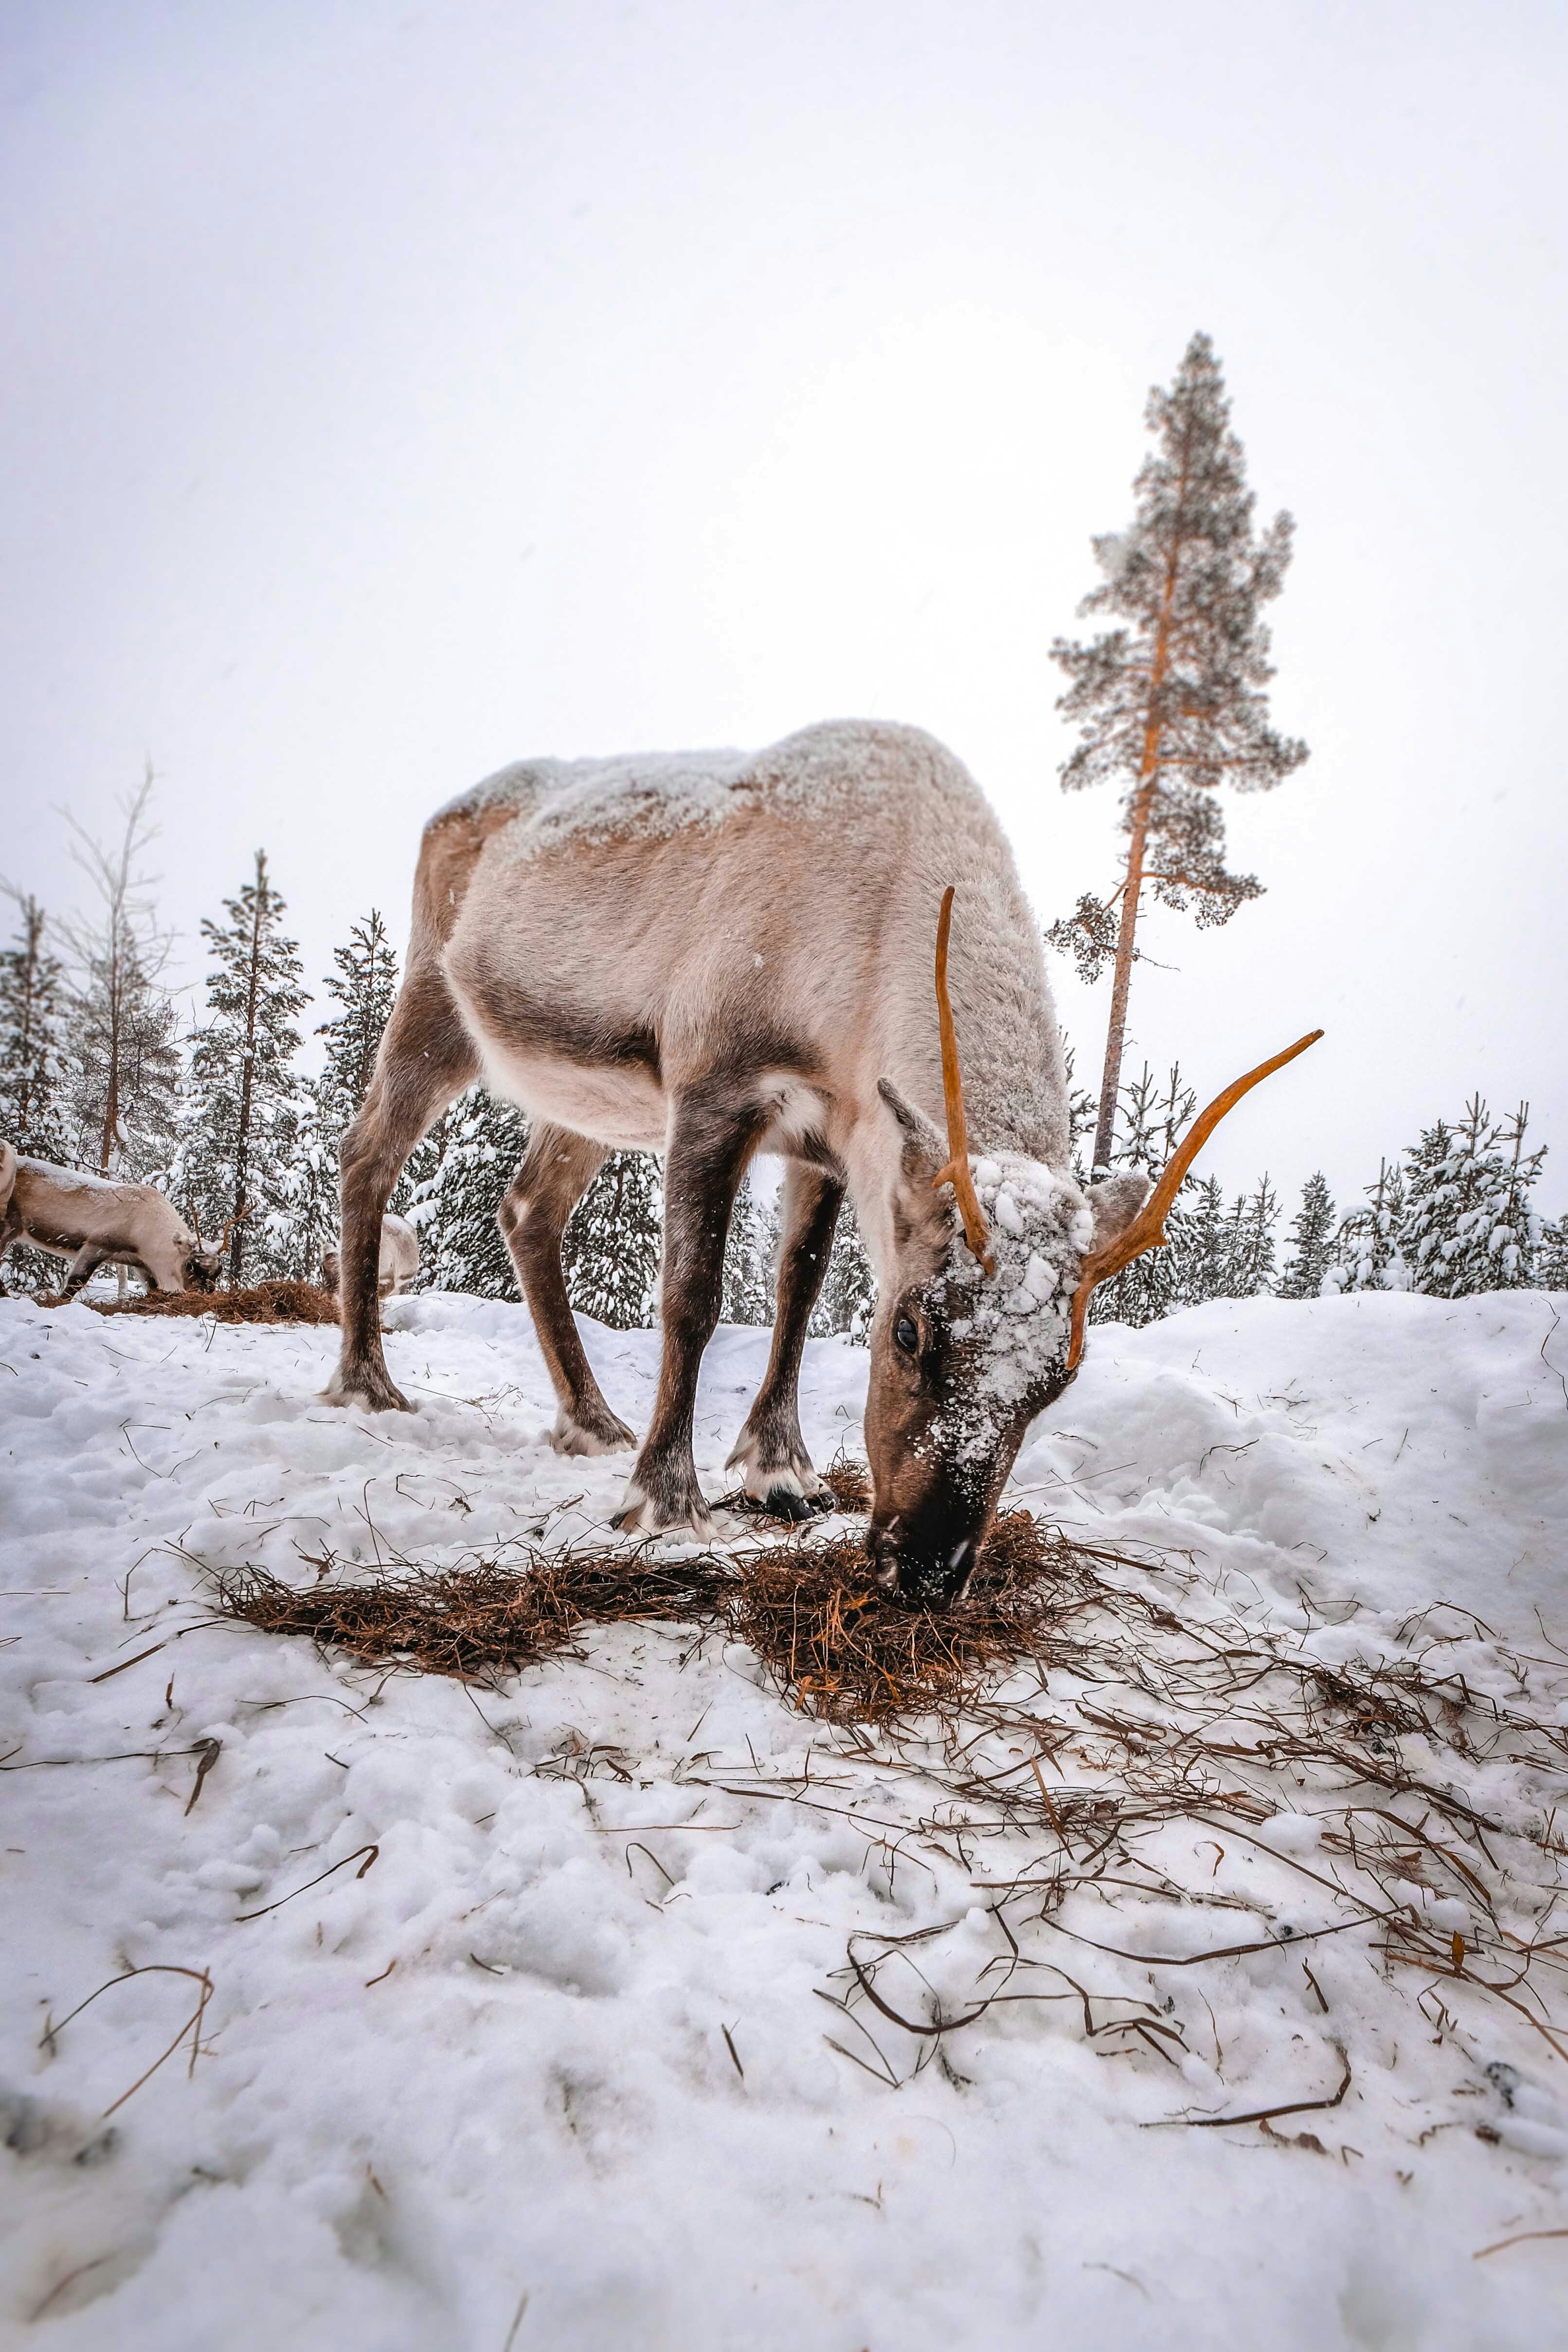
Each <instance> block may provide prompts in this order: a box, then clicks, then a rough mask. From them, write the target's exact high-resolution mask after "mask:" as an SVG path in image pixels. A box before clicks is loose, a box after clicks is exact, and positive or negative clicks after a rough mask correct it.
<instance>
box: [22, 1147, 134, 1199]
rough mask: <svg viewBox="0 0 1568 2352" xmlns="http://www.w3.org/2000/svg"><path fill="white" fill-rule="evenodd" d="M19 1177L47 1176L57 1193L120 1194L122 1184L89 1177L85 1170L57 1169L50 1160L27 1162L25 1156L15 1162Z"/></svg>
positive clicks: (123, 1188) (98, 1177)
mask: <svg viewBox="0 0 1568 2352" xmlns="http://www.w3.org/2000/svg"><path fill="white" fill-rule="evenodd" d="M16 1170H17V1173H18V1174H19V1175H28V1176H47V1178H48V1181H49V1182H50V1183H51V1184H52V1185H53V1186H54V1187H55V1189H56V1191H57V1192H124V1190H125V1189H126V1188H125V1186H124V1185H123V1184H115V1183H113V1182H111V1181H110V1179H109V1178H108V1177H107V1176H92V1175H89V1172H88V1171H87V1170H86V1169H85V1168H57V1167H56V1166H55V1163H54V1161H53V1160H29V1159H27V1158H26V1156H25V1155H24V1156H23V1157H21V1158H19V1159H18V1160H17V1162H16Z"/></svg>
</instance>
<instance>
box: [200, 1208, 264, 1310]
mask: <svg viewBox="0 0 1568 2352" xmlns="http://www.w3.org/2000/svg"><path fill="white" fill-rule="evenodd" d="M249 1214H250V1211H249V1209H248V1208H245V1209H241V1211H240V1213H239V1216H237V1217H230V1219H229V1221H228V1223H227V1224H226V1225H225V1227H224V1229H223V1232H222V1233H221V1234H219V1236H218V1238H217V1240H216V1242H204V1241H203V1239H202V1225H201V1219H200V1218H199V1217H198V1216H197V1214H196V1213H195V1208H193V1209H192V1211H191V1223H192V1224H193V1225H194V1226H195V1233H194V1234H192V1236H191V1244H190V1247H189V1248H188V1249H187V1250H186V1252H185V1267H184V1273H185V1288H186V1289H187V1290H216V1288H217V1286H218V1279H219V1276H221V1275H222V1273H223V1269H224V1261H225V1260H226V1257H227V1256H228V1237H229V1235H230V1234H231V1233H233V1231H234V1229H235V1227H236V1225H237V1224H238V1223H239V1222H240V1218H242V1217H248V1216H249Z"/></svg>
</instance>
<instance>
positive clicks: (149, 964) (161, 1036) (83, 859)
mask: <svg viewBox="0 0 1568 2352" xmlns="http://www.w3.org/2000/svg"><path fill="white" fill-rule="evenodd" d="M153 781H154V779H153V768H152V764H151V762H149V763H148V766H147V769H146V772H145V774H144V775H143V777H142V783H141V785H140V787H139V789H138V790H137V791H135V792H134V793H126V794H125V796H124V797H123V799H122V800H121V804H120V806H121V818H122V820H123V822H122V824H121V831H120V834H119V835H118V837H117V838H116V839H114V840H113V841H110V842H108V843H105V842H103V841H100V840H99V839H98V838H97V837H96V836H95V835H92V834H90V833H89V832H88V830H87V828H86V827H85V826H84V825H83V824H80V823H79V821H78V819H77V818H76V817H74V816H72V815H71V814H70V813H69V811H66V812H65V818H66V823H67V824H68V827H69V829H70V836H71V856H72V857H73V858H74V859H75V861H76V863H77V865H78V866H79V867H80V868H81V870H82V872H83V873H84V874H85V875H86V877H87V878H88V881H89V884H90V886H91V889H92V894H93V897H94V898H95V899H96V901H97V904H96V906H95V907H94V908H93V910H92V911H91V912H90V913H88V914H84V915H80V916H79V917H77V918H76V919H73V920H70V921H66V922H62V923H61V924H60V925H59V937H60V939H61V940H62V941H63V942H64V944H65V947H66V949H67V951H68V954H69V957H70V960H71V962H72V964H73V966H74V971H73V974H72V980H73V992H72V994H73V1002H72V1013H73V1021H72V1027H73V1031H74V1033H75V1034H74V1040H73V1043H74V1046H75V1053H74V1060H75V1064H76V1067H75V1071H74V1074H73V1075H74V1076H75V1080H76V1096H77V1109H78V1117H79V1123H80V1124H79V1149H80V1150H81V1154H82V1157H83V1159H84V1160H85V1159H88V1158H89V1157H90V1158H92V1159H94V1160H96V1161H97V1163H98V1167H99V1171H100V1174H102V1175H105V1176H107V1175H108V1174H109V1173H110V1169H111V1168H112V1166H113V1165H114V1162H115V1160H116V1157H117V1156H119V1157H121V1158H123V1157H124V1156H125V1155H126V1154H127V1152H128V1151H129V1150H130V1148H131V1135H130V1133H129V1132H128V1129H135V1128H138V1127H142V1126H145V1125H146V1124H148V1123H149V1119H148V1115H149V1114H153V1120H152V1122H151V1123H153V1124H161V1123H162V1113H163V1108H164V1102H163V1098H164V1097H165V1096H166V1097H168V1106H167V1107H168V1108H170V1109H171V1110H172V1106H173V1092H174V1085H175V1083H176V1080H177V1076H178V1056H177V1055H176V1053H175V1050H174V1008H173V1006H172V1005H171V1003H170V1002H169V992H168V991H167V989H166V988H165V987H164V986H163V970H164V967H165V965H166V964H167V962H168V960H169V952H170V949H171V947H172V945H173V939H174V935H173V933H172V932H170V931H168V930H166V929H163V927H162V926H161V925H160V923H159V921H158V917H157V910H156V906H155V903H154V900H153V890H154V888H155V887H156V885H157V883H158V881H159V879H160V878H161V877H159V876H158V875H156V874H153V873H150V872H149V871H148V870H147V866H146V863H145V860H146V856H147V852H148V851H149V849H150V848H151V847H152V845H153V842H154V841H155V840H156V838H157V833H158V828H157V827H156V825H154V824H151V823H150V822H149V818H148V808H149V804H150V803H151V801H152V797H153Z"/></svg>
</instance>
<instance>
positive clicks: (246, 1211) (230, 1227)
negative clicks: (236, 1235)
mask: <svg viewBox="0 0 1568 2352" xmlns="http://www.w3.org/2000/svg"><path fill="white" fill-rule="evenodd" d="M255 1206H256V1203H255V1202H254V1201H247V1202H246V1204H245V1206H244V1208H243V1209H241V1210H240V1211H239V1212H238V1213H237V1214H236V1215H235V1216H232V1217H230V1219H229V1220H228V1223H226V1225H225V1227H224V1229H223V1232H222V1233H221V1234H219V1236H218V1244H217V1245H218V1248H219V1249H220V1250H226V1249H227V1247H228V1237H229V1235H230V1234H232V1233H233V1231H234V1229H235V1227H236V1225H243V1224H244V1223H245V1221H246V1219H247V1217H248V1216H249V1215H250V1213H251V1212H252V1210H253V1209H254V1208H255Z"/></svg>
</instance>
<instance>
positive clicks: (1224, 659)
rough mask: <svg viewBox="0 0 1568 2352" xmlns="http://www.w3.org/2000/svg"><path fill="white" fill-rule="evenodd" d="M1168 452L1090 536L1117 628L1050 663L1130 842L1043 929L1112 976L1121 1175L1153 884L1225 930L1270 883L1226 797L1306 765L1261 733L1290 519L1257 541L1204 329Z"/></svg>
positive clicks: (1110, 1040) (1101, 606)
mask: <svg viewBox="0 0 1568 2352" xmlns="http://www.w3.org/2000/svg"><path fill="white" fill-rule="evenodd" d="M1146 422H1147V425H1148V428H1149V430H1150V432H1151V433H1152V434H1154V435H1155V436H1156V437H1157V446H1156V447H1155V449H1154V450H1153V451H1152V453H1151V455H1150V456H1149V457H1147V458H1146V459H1145V460H1144V463H1143V466H1142V470H1141V471H1140V473H1139V476H1138V478H1137V481H1136V483H1135V485H1134V496H1135V498H1136V499H1137V510H1136V512H1135V514H1134V516H1133V519H1132V521H1131V524H1130V525H1129V526H1128V528H1127V529H1126V530H1123V531H1118V532H1110V533H1107V534H1105V535H1104V536H1102V537H1100V538H1099V539H1097V540H1096V541H1094V552H1095V556H1096V559H1097V561H1098V562H1099V564H1100V570H1101V571H1102V572H1103V573H1104V575H1105V577H1104V580H1103V583H1102V584H1101V585H1100V587H1099V588H1097V589H1095V590H1094V591H1093V592H1092V593H1090V594H1089V596H1087V597H1086V598H1085V599H1084V601H1083V604H1081V605H1080V607H1079V610H1080V612H1082V613H1084V614H1095V613H1105V614H1110V615H1112V616H1114V618H1115V620H1116V622H1117V623H1118V624H1119V625H1117V626H1116V627H1114V628H1111V629H1110V630H1108V631H1106V632H1105V633H1104V634H1103V635H1100V636H1097V637H1095V638H1094V639H1093V640H1092V641H1091V642H1089V643H1088V644H1078V643H1074V642H1071V641H1069V640H1068V639H1065V638H1059V639H1058V642H1057V643H1056V645H1055V646H1053V647H1052V659H1053V660H1054V661H1056V662H1057V663H1058V664H1059V666H1060V667H1061V668H1062V669H1063V670H1064V671H1065V672H1066V674H1067V677H1068V690H1067V692H1066V694H1064V695H1063V696H1062V698H1061V699H1060V701H1059V703H1058V709H1060V710H1062V711H1063V712H1064V713H1065V714H1066V716H1067V717H1068V719H1072V720H1074V721H1076V722H1077V724H1078V726H1079V729H1080V730H1081V740H1080V741H1079V745H1078V748H1077V750H1076V751H1074V752H1073V754H1072V757H1071V758H1070V759H1069V760H1068V762H1067V764H1066V766H1065V767H1064V768H1063V770H1062V783H1063V786H1064V788H1065V789H1066V790H1068V791H1069V792H1074V791H1079V790H1081V789H1082V788H1084V787H1085V786H1087V785H1089V784H1098V783H1101V782H1105V781H1107V780H1108V779H1110V778H1114V779H1115V780H1116V782H1117V783H1118V784H1119V785H1120V786H1121V792H1122V801H1121V829H1122V831H1123V833H1124V834H1125V835H1126V838H1127V848H1126V853H1125V856H1124V859H1123V864H1122V873H1121V882H1120V884H1119V886H1118V887H1117V888H1116V890H1115V891H1114V892H1113V893H1112V895H1111V896H1110V898H1108V899H1105V900H1100V899H1099V898H1095V897H1093V896H1086V897H1085V898H1080V899H1079V906H1078V909H1077V911H1076V913H1075V914H1073V915H1072V916H1070V917H1068V918H1067V919H1064V920H1063V921H1061V922H1059V923H1058V924H1056V925H1055V926H1054V927H1053V928H1052V929H1051V930H1050V931H1049V932H1048V933H1047V938H1048V939H1049V940H1050V942H1051V944H1052V945H1053V946H1056V947H1058V948H1062V949H1066V950H1070V951H1071V952H1072V953H1073V954H1074V955H1075V956H1076V957H1077V959H1078V961H1079V969H1080V971H1082V972H1083V974H1084V976H1085V978H1086V979H1093V978H1095V977H1097V976H1098V975H1099V973H1100V971H1103V969H1104V967H1105V966H1106V964H1108V963H1109V964H1110V965H1111V966H1112V969H1113V972H1114V978H1113V982H1112V988H1111V1000H1110V1022H1109V1025H1108V1030H1107V1034H1106V1044H1105V1069H1104V1076H1103V1077H1102V1079H1101V1082H1100V1117H1099V1124H1098V1128H1097V1129H1096V1134H1095V1142H1094V1159H1093V1165H1094V1167H1095V1168H1096V1169H1100V1168H1109V1167H1110V1166H1111V1165H1112V1141H1113V1137H1114V1133H1115V1123H1116V1111H1117V1104H1118V1102H1119V1100H1120V1096H1121V1056H1122V1050H1123V1045H1124V1042H1125V1039H1126V1034H1127V1001H1128V993H1129V990H1130V987H1131V978H1132V965H1133V962H1134V961H1135V959H1136V956H1137V953H1138V948H1137V934H1138V918H1139V912H1140V908H1141V904H1142V893H1143V890H1144V888H1145V887H1149V888H1151V889H1152V891H1153V894H1154V897H1155V898H1156V899H1157V900H1158V901H1160V902H1161V903H1162V904H1163V905H1164V906H1167V907H1170V908H1174V909H1175V910H1176V911H1178V912H1186V911H1191V913H1192V914H1193V915H1194V918H1195V919H1196V920H1197V922H1198V923H1199V925H1200V926H1205V927H1206V926H1208V925H1211V924H1216V923H1224V922H1227V921H1228V920H1229V919H1230V917H1231V916H1232V915H1233V914H1234V913H1235V912H1236V909H1237V907H1239V906H1240V905H1241V904H1242V902H1243V901H1244V900H1245V899H1247V898H1257V897H1258V896H1259V894H1260V892H1261V890H1262V887H1263V886H1262V884H1261V883H1259V882H1258V880H1257V879H1256V878H1255V877H1253V876H1251V875H1245V874H1231V873H1229V872H1228V871H1227V870H1226V864H1225V819H1224V816H1223V814H1221V811H1220V807H1219V803H1218V800H1217V798H1216V793H1217V791H1218V788H1219V786H1220V785H1221V784H1227V783H1228V784H1232V785H1234V786H1236V787H1237V790H1239V791H1242V792H1263V791H1267V790H1268V789H1269V788H1270V787H1272V786H1273V785H1275V784H1278V783H1279V782H1281V780H1282V779H1283V778H1284V777H1286V776H1288V775H1289V773H1290V772H1291V771H1292V769H1295V768H1298V767H1300V763H1301V761H1303V760H1304V759H1305V758H1306V757H1307V747H1306V745H1305V744H1304V743H1300V742H1296V741H1293V740H1290V739H1289V738H1288V737H1286V736H1282V735H1278V734H1276V733H1275V732H1274V730H1273V729H1272V728H1271V727H1270V726H1269V724H1268V697H1267V695H1266V693H1265V691H1264V689H1265V688H1266V687H1267V685H1268V680H1269V678H1270V677H1272V676H1273V674H1274V673H1273V669H1272V667H1271V665H1270V663H1269V659H1268V651H1269V643H1268V630H1267V628H1266V627H1265V626H1264V625H1263V623H1262V621H1261V620H1260V619H1259V617H1258V616H1259V614H1260V611H1261V609H1262V607H1263V605H1264V604H1267V603H1268V601H1269V600H1270V599H1271V598H1273V597H1275V596H1277V595H1278V594H1279V591H1280V589H1281V587H1282V586H1283V584H1284V580H1285V572H1286V569H1287V566H1288V565H1289V560H1290V534H1291V528H1292V526H1291V522H1290V518H1289V515H1287V514H1279V515H1277V516H1276V518H1275V520H1274V521H1273V522H1272V523H1271V524H1270V525H1269V527H1268V530H1265V531H1263V532H1261V533H1259V532H1257V531H1256V530H1254V528H1253V497H1252V493H1251V492H1250V491H1249V490H1248V489H1247V483H1246V471H1245V464H1246V461H1245V457H1244V454H1243V451H1242V446H1241V444H1240V442H1239V441H1238V440H1237V437H1236V436H1235V434H1234V433H1233V432H1232V431H1231V430H1230V404H1229V402H1228V401H1227V400H1226V393H1225V382H1224V378H1223V376H1222V374H1221V373H1220V366H1219V362H1218V360H1217V359H1216V358H1215V351H1214V345H1213V343H1212V342H1211V341H1210V340H1209V338H1208V337H1207V335H1204V334H1196V335H1194V337H1193V339H1192V341H1191V342H1190V343H1189V344H1188V346H1187V349H1186V353H1185V355H1184V359H1183V361H1182V364H1181V367H1180V368H1179V369H1178V371H1177V373H1176V376H1175V380H1174V382H1173V383H1172V384H1171V386H1170V388H1169V390H1168V391H1163V390H1161V389H1159V388H1158V387H1156V388H1155V390H1153V391H1152V393H1151V394H1150V395H1149V404H1148V409H1147V412H1146Z"/></svg>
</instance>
